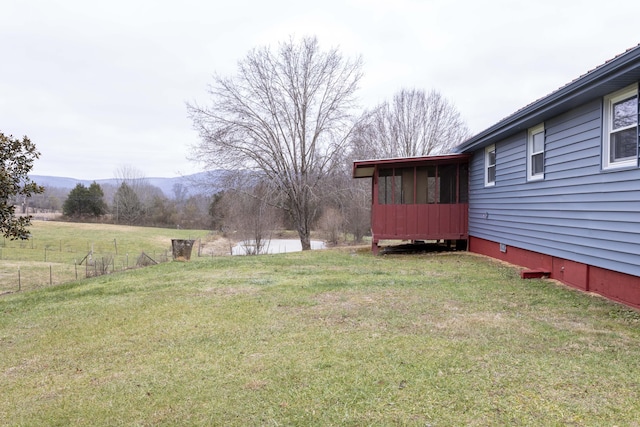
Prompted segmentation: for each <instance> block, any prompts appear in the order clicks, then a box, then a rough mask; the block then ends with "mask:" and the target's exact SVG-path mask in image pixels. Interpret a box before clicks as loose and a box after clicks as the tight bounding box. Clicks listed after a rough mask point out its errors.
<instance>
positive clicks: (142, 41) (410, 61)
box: [0, 0, 640, 179]
mask: <svg viewBox="0 0 640 427" xmlns="http://www.w3.org/2000/svg"><path fill="white" fill-rule="evenodd" d="M639 16H640V2H639V1H638V0H625V1H616V0H609V1H606V2H602V1H597V2H596V1H592V0H538V1H535V2H534V1H516V0H484V1H483V0H458V1H455V0H324V1H322V2H320V1H318V2H305V1H300V0H291V1H286V0H269V1H262V0H253V1H245V0H233V1H224V2H223V1H219V0H181V1H164V0H149V1H144V0H126V1H123V0H110V1H104V2H94V1H88V0H2V1H1V3H0V58H1V60H0V132H3V133H5V134H13V135H14V136H22V135H27V136H29V137H30V138H31V140H32V141H33V142H34V143H35V144H36V146H37V147H38V149H39V150H40V152H41V153H42V156H41V158H40V159H39V160H37V161H36V165H35V167H34V170H33V171H32V172H33V173H34V174H39V175H54V176H63V177H72V178H80V179H101V178H111V177H114V176H115V175H116V172H117V171H119V170H122V169H123V168H126V167H133V168H135V169H136V170H137V171H139V172H141V173H142V174H143V175H144V176H146V177H173V176H178V175H182V174H189V173H194V172H197V171H199V170H200V169H199V167H200V165H198V164H197V163H193V162H189V161H188V160H187V159H186V157H187V154H188V151H189V146H190V145H192V144H194V143H196V142H197V138H198V136H197V134H196V133H195V132H194V131H193V130H192V126H191V122H190V121H189V119H188V117H187V113H186V107H185V103H186V102H194V101H197V102H199V103H200V104H204V103H206V101H207V94H206V90H207V84H209V83H211V82H212V79H211V76H212V75H213V73H218V74H221V75H225V76H231V75H234V74H235V72H236V65H237V62H238V60H240V59H242V58H244V57H245V56H246V54H247V53H248V51H249V50H250V49H252V48H254V47H259V46H265V45H270V46H274V47H275V46H277V44H278V42H281V41H284V40H286V39H288V38H289V37H290V36H296V37H303V36H309V35H310V36H316V37H317V38H318V40H319V42H320V45H321V47H324V48H325V49H326V48H329V47H338V48H339V49H340V51H341V52H342V53H343V55H344V56H347V57H355V56H357V55H361V56H362V58H363V60H364V69H363V71H364V78H363V80H362V82H361V88H360V90H359V96H360V100H361V104H362V107H363V108H369V107H373V106H374V105H376V104H378V103H379V102H381V101H383V100H386V99H389V98H391V97H392V96H393V94H394V93H395V92H397V91H398V90H399V89H401V88H403V87H404V88H419V89H424V90H426V91H428V90H431V89H435V90H437V91H439V92H440V93H441V94H442V95H444V96H445V97H446V98H447V99H448V100H449V101H451V102H452V103H454V104H455V105H456V107H457V108H458V110H459V111H460V113H461V115H462V116H463V118H464V119H465V120H466V122H467V124H468V125H469V127H470V128H471V130H472V132H473V133H477V132H480V131H482V130H484V129H485V128H487V127H489V126H491V125H492V124H494V123H496V122H497V121H498V120H500V119H501V118H504V117H505V116H507V115H509V114H511V113H513V112H514V111H516V110H517V109H519V108H521V107H524V106H525V105H527V104H529V103H530V102H532V101H534V100H536V99H538V98H540V97H542V96H545V95H547V94H548V93H549V92H551V91H553V90H555V89H557V88H558V87H560V86H563V85H564V84H566V83H568V82H569V81H571V80H573V79H575V78H577V77H579V76H580V75H582V74H584V73H585V72H587V71H589V70H591V69H593V68H594V67H596V66H598V65H600V64H602V63H603V62H605V61H606V60H608V59H611V58H612V57H614V56H615V55H617V54H620V53H622V52H624V51H625V50H627V49H629V48H631V47H633V46H635V45H637V44H638V43H639V42H640V30H639V29H638V25H637V21H638V17H639Z"/></svg>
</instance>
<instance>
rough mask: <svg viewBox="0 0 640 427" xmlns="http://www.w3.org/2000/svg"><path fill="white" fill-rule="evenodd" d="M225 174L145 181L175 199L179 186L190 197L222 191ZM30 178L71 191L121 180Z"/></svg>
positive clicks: (152, 178)
mask: <svg viewBox="0 0 640 427" xmlns="http://www.w3.org/2000/svg"><path fill="white" fill-rule="evenodd" d="M223 173H224V171H209V172H200V173H196V174H192V175H185V176H178V177H173V178H162V177H151V178H146V177H145V178H144V180H145V181H147V182H148V183H149V184H151V185H153V186H155V187H158V188H160V189H161V190H162V192H163V193H164V195H165V196H167V197H169V198H172V197H174V191H173V189H174V186H175V185H177V184H179V185H182V186H183V187H185V188H187V189H188V192H189V194H190V195H194V194H201V193H211V192H213V193H215V192H217V191H219V190H220V189H222V186H221V184H220V179H221V176H222V174H223ZM29 177H30V178H31V179H32V180H34V181H35V182H37V183H38V184H40V185H42V186H44V187H56V188H62V189H66V190H71V189H72V188H74V187H75V186H76V185H77V184H83V185H85V186H89V185H91V183H92V182H94V181H95V182H96V183H98V184H100V185H104V184H108V185H113V186H117V185H118V184H119V182H120V180H118V179H116V178H111V179H96V180H90V179H76V178H69V177H58V176H47V175H29Z"/></svg>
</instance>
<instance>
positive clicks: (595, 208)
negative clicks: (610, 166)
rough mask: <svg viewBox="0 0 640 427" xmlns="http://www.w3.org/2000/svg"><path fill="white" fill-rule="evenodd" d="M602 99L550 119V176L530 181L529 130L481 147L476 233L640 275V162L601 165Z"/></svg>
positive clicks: (473, 190)
mask: <svg viewBox="0 0 640 427" xmlns="http://www.w3.org/2000/svg"><path fill="white" fill-rule="evenodd" d="M601 124H602V100H596V101H593V102H590V103H588V104H586V105H583V106H581V107H578V108H576V109H574V110H571V111H569V112H567V113H565V114H563V115H560V116H557V117H555V118H553V119H551V120H547V121H546V122H545V124H544V125H545V154H544V157H545V161H544V164H545V167H544V173H545V175H544V180H541V181H531V182H527V171H526V164H527V130H526V129H524V130H522V131H521V132H520V133H518V134H516V135H513V136H511V137H509V138H507V139H505V140H502V141H500V142H498V143H496V144H495V147H496V183H495V186H493V187H486V188H485V187H484V150H477V151H476V152H475V153H474V156H473V159H472V161H471V162H472V163H471V181H470V194H469V234H470V235H471V236H475V237H479V238H482V239H486V240H490V241H494V242H499V243H504V244H506V245H508V246H515V247H519V248H522V249H527V250H530V251H535V252H539V253H543V254H548V255H552V256H556V257H561V258H565V259H569V260H572V261H576V262H581V263H585V264H589V265H594V266H598V267H602V268H606V269H610V270H614V271H620V272H623V273H627V274H632V275H636V276H640V169H638V168H633V169H627V170H618V171H613V172H608V171H602V168H601V164H602V160H601V152H602V148H601V139H602V136H601Z"/></svg>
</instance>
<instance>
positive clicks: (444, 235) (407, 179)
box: [353, 155, 469, 250]
mask: <svg viewBox="0 0 640 427" xmlns="http://www.w3.org/2000/svg"><path fill="white" fill-rule="evenodd" d="M468 167H469V156H467V155H448V156H428V157H415V158H403V159H384V160H369V161H362V162H355V163H354V172H353V176H354V177H355V178H372V194H371V195H372V197H371V199H372V205H371V232H372V235H373V245H374V250H376V247H377V243H378V242H379V241H380V240H383V239H384V240H466V239H467V238H468V222H469V221H468V216H469V204H468V199H469V198H468V191H469V190H468V174H469V172H468Z"/></svg>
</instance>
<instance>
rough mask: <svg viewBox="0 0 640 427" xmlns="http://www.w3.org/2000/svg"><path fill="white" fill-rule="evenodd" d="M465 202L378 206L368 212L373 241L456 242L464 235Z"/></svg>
mask: <svg viewBox="0 0 640 427" xmlns="http://www.w3.org/2000/svg"><path fill="white" fill-rule="evenodd" d="M468 212H469V205H468V204H467V203H456V204H429V205H426V204H425V205H416V204H413V205H380V204H374V205H373V206H372V209H371V219H372V233H373V235H374V239H376V240H381V239H398V240H439V239H444V240H458V239H466V238H467V236H468V228H467V224H468V223H469V221H468V215H469V213H468Z"/></svg>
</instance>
